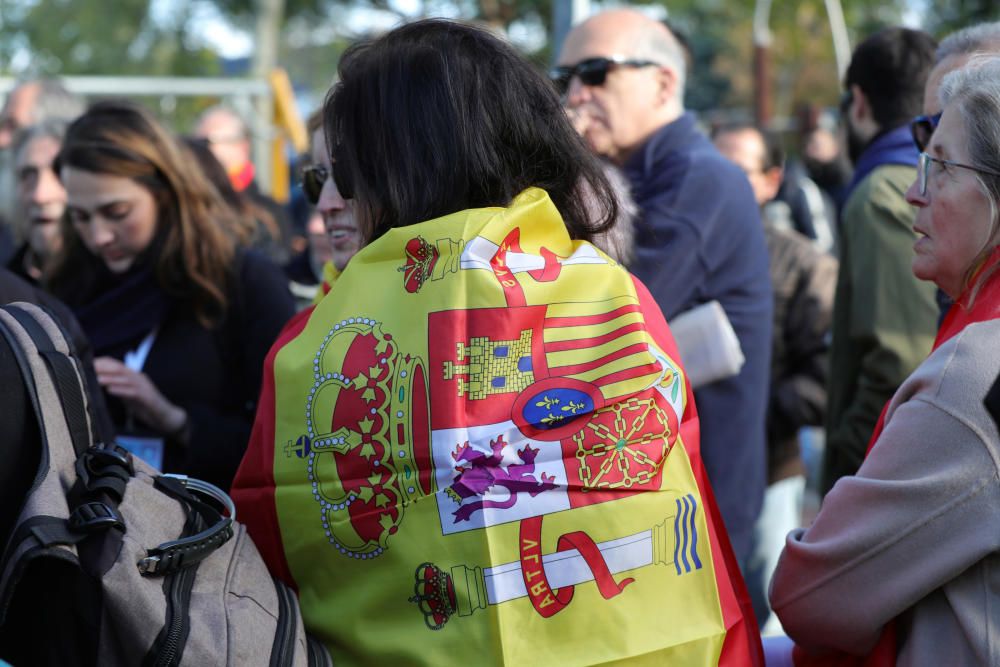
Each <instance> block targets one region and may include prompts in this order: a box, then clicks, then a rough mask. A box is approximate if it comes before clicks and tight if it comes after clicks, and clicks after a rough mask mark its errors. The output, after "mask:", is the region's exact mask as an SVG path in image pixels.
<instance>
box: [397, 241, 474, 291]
mask: <svg viewBox="0 0 1000 667" xmlns="http://www.w3.org/2000/svg"><path fill="white" fill-rule="evenodd" d="M464 249H465V241H464V240H462V239H459V240H457V241H455V240H453V239H448V238H444V239H438V240H437V241H436V242H435V243H429V242H428V241H426V240H425V239H424V238H423V237H420V236H417V237H414V238H412V239H410V240H409V241H407V242H406V245H405V246H403V253H404V254H405V255H406V261H405V262H404V263H403V266H401V267H399V269H398V271H399V272H400V273H402V274H403V287H404V288H405V289H406V291H407V292H410V293H411V294H413V293H415V292H419V291H420V288H421V287H423V286H424V283H426V282H427V281H428V280H440V279H441V278H443V277H444V276H445V275H446V274H449V273H457V272H458V271H459V269H460V267H461V261H462V251H463V250H464Z"/></svg>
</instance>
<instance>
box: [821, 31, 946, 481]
mask: <svg viewBox="0 0 1000 667" xmlns="http://www.w3.org/2000/svg"><path fill="white" fill-rule="evenodd" d="M935 46H936V45H935V43H934V40H933V39H932V38H931V36H930V35H928V34H926V33H924V32H921V31H917V30H909V29H905V28H889V29H886V30H883V31H880V32H878V33H876V34H874V35H872V36H870V37H869V38H868V39H866V40H864V41H863V42H861V43H860V44H859V45H858V47H857V48H856V49H855V51H854V54H853V55H852V58H851V63H850V65H849V67H848V69H847V74H846V76H845V80H844V88H845V92H844V97H843V100H842V104H841V109H842V113H843V120H844V125H845V130H846V135H847V148H848V154H849V156H850V158H851V161H852V162H853V163H854V167H855V172H854V177H853V179H852V181H851V183H850V184H849V185H848V190H847V198H846V201H845V204H844V208H843V212H842V214H841V230H840V232H841V233H840V240H841V256H840V262H841V263H840V273H839V276H838V279H837V291H836V297H835V300H834V311H833V341H832V344H831V348H830V382H829V385H828V387H827V394H828V398H829V405H828V410H827V424H826V450H825V454H824V462H823V463H824V466H823V467H824V470H823V480H822V484H821V491H822V492H823V493H824V494H825V493H826V492H828V491H829V490H830V489H831V488H832V487H833V485H834V483H835V482H836V481H837V480H838V479H839V478H840V477H843V476H845V475H853V474H855V473H856V472H857V470H858V468H859V467H860V465H861V461H862V460H863V459H864V455H865V451H866V449H867V446H868V441H869V439H870V438H871V435H872V432H873V430H874V428H875V423H876V422H877V421H878V417H879V414H880V412H881V411H882V407H883V406H884V405H885V404H886V402H887V401H888V400H889V398H891V397H892V395H893V393H894V392H895V391H896V389H897V388H898V387H899V385H900V383H901V382H902V381H903V380H904V379H905V378H906V377H907V376H908V375H909V374H910V373H911V372H912V371H913V369H914V368H916V367H917V365H919V364H920V362H921V361H923V360H924V358H925V357H926V356H927V353H928V352H929V351H930V348H931V343H932V342H933V340H934V332H935V330H936V322H937V306H936V304H935V302H934V286H933V285H932V284H930V283H926V282H922V281H920V280H917V279H916V278H915V277H914V276H913V273H912V271H911V270H910V262H911V261H912V259H913V242H914V241H915V240H916V234H915V232H914V231H913V221H914V217H915V210H914V209H913V208H912V207H911V206H910V205H909V204H908V203H907V202H906V198H905V193H906V190H907V188H909V186H910V184H911V183H913V181H914V178H915V176H916V166H917V149H916V147H915V146H914V145H913V140H912V139H911V137H910V128H909V122H910V119H911V118H912V117H913V116H914V115H915V114H916V113H918V112H919V111H920V105H921V102H922V100H923V93H924V83H925V82H926V80H927V75H928V72H930V69H931V65H932V60H933V57H934V48H935Z"/></svg>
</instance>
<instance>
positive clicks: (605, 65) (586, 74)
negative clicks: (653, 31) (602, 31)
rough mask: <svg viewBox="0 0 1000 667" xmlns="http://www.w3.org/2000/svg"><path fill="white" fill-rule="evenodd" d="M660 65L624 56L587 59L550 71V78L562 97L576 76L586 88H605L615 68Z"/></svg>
mask: <svg viewBox="0 0 1000 667" xmlns="http://www.w3.org/2000/svg"><path fill="white" fill-rule="evenodd" d="M659 66H660V63H657V62H653V61H652V60H634V59H631V58H624V57H622V56H611V57H610V58H587V59H586V60H581V61H580V62H578V63H577V64H575V65H561V66H559V67H553V68H552V69H551V70H549V77H550V78H551V79H552V82H553V83H555V85H556V88H557V89H558V90H559V94H560V95H564V94H566V91H567V90H569V84H570V82H571V81H572V80H573V77H574V76H578V77H580V83H582V84H583V85H585V86H603V85H604V82H605V81H607V79H608V72H610V71H611V70H612V69H613V68H615V67H659Z"/></svg>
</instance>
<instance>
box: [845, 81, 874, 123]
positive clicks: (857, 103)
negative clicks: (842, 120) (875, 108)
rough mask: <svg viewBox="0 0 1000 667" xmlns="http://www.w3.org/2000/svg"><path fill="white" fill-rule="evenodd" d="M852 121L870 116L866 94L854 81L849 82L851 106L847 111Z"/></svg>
mask: <svg viewBox="0 0 1000 667" xmlns="http://www.w3.org/2000/svg"><path fill="white" fill-rule="evenodd" d="M847 113H848V114H850V116H851V118H852V119H853V120H854V121H864V120H867V119H869V118H872V107H871V104H869V102H868V96H867V95H865V91H863V90H861V86H859V85H858V84H856V83H852V84H851V106H850V107H849V108H848V111H847Z"/></svg>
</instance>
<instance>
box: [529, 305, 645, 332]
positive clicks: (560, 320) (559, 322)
mask: <svg viewBox="0 0 1000 667" xmlns="http://www.w3.org/2000/svg"><path fill="white" fill-rule="evenodd" d="M639 312H642V311H641V310H640V308H639V306H638V304H632V305H628V306H622V307H621V308H618V309H616V310H612V311H611V312H608V313H600V314H598V315H579V316H572V317H546V318H545V328H546V329H555V328H558V327H585V326H589V325H592V324H603V323H605V322H610V321H611V320H613V319H615V318H616V317H621V316H622V315H627V314H628V313H639Z"/></svg>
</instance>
